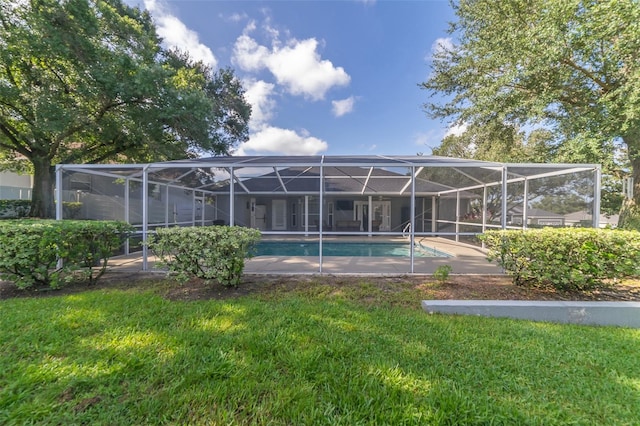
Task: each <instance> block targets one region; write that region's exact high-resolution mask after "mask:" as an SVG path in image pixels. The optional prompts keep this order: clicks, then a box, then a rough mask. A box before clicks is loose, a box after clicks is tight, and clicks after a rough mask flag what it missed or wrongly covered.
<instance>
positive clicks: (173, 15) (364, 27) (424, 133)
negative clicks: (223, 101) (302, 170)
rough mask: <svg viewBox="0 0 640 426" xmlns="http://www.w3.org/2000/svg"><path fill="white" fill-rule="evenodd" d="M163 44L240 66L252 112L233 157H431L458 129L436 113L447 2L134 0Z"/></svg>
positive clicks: (216, 64)
mask: <svg viewBox="0 0 640 426" xmlns="http://www.w3.org/2000/svg"><path fill="white" fill-rule="evenodd" d="M127 2H128V3H129V4H131V5H136V6H139V7H141V8H146V9H147V10H149V11H150V12H151V15H152V16H153V17H154V20H155V21H156V25H157V27H158V32H159V34H160V36H161V37H162V38H163V39H164V42H165V44H167V45H169V46H175V47H178V48H180V49H182V50H187V51H189V52H190V54H191V55H192V57H194V58H197V59H201V60H204V61H205V62H207V63H209V64H211V65H212V66H213V67H215V68H219V67H228V66H230V67H232V68H233V69H234V70H235V72H236V75H237V76H238V77H239V78H240V79H241V80H242V81H243V84H244V87H245V89H246V92H247V93H246V96H247V99H248V100H249V102H250V103H251V105H252V108H253V115H252V120H251V123H250V134H251V137H250V140H249V141H248V142H247V143H244V144H242V145H240V146H238V147H236V148H237V149H236V151H235V154H236V155H276V154H283V155H311V154H328V155H350V154H352V155H353V154H379V155H413V154H416V153H417V152H424V153H425V154H430V153H431V149H430V147H434V146H437V145H438V144H439V143H440V141H441V140H442V137H443V136H444V135H445V134H446V133H447V132H448V131H452V130H455V129H447V128H446V125H445V124H443V123H441V122H439V121H435V120H431V119H428V118H427V117H426V115H425V114H424V112H423V110H422V104H423V103H424V102H425V101H426V100H427V97H428V93H427V92H426V91H424V90H421V89H419V87H418V84H419V83H421V82H423V81H425V80H426V79H427V78H428V75H429V72H430V70H429V62H430V58H431V55H432V54H433V51H434V49H436V48H437V46H438V45H440V44H443V43H450V40H449V39H448V38H447V37H448V34H447V33H446V30H447V26H448V22H450V21H452V20H453V19H454V15H453V11H452V9H451V7H450V5H449V2H448V1H391V0H388V1H374V0H368V1H355V0H354V1H347V0H343V1H217V0H199V1H191V0H173V1H167V0H127Z"/></svg>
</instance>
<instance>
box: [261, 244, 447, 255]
mask: <svg viewBox="0 0 640 426" xmlns="http://www.w3.org/2000/svg"><path fill="white" fill-rule="evenodd" d="M318 247H319V246H318V243H317V242H305V241H260V242H259V243H258V244H257V246H256V249H255V256H318V255H319V250H318ZM409 249H410V247H409V244H408V243H368V242H323V243H322V255H323V256H355V257H409V256H410V251H409ZM414 256H415V257H451V255H449V254H448V253H444V252H442V251H439V250H436V249H434V248H431V247H426V246H423V245H417V246H416V247H415V250H414Z"/></svg>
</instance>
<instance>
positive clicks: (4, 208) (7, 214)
mask: <svg viewBox="0 0 640 426" xmlns="http://www.w3.org/2000/svg"><path fill="white" fill-rule="evenodd" d="M30 208H31V200H0V218H1V219H19V218H21V217H26V216H27V215H28V214H29V209H30Z"/></svg>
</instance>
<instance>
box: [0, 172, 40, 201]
mask: <svg viewBox="0 0 640 426" xmlns="http://www.w3.org/2000/svg"><path fill="white" fill-rule="evenodd" d="M31 188H33V177H31V176H28V175H19V174H17V173H12V172H0V199H1V200H29V199H31Z"/></svg>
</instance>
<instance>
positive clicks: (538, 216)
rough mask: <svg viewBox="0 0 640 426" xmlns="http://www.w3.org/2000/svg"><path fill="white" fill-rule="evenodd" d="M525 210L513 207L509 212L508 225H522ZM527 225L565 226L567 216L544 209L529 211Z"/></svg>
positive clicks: (531, 209) (530, 209)
mask: <svg viewBox="0 0 640 426" xmlns="http://www.w3.org/2000/svg"><path fill="white" fill-rule="evenodd" d="M523 213H524V212H523V209H522V207H521V206H517V207H513V208H512V209H511V210H509V215H508V216H507V223H509V224H513V225H522V223H523V220H522V217H523ZM527 225H528V226H530V225H533V226H536V225H537V226H564V225H565V216H563V215H561V214H557V213H553V212H548V211H546V210H542V209H535V208H529V209H527Z"/></svg>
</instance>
